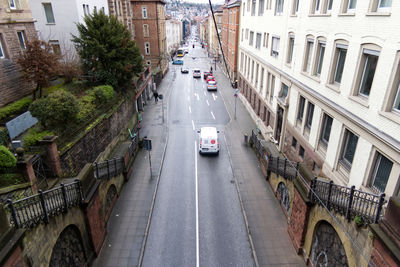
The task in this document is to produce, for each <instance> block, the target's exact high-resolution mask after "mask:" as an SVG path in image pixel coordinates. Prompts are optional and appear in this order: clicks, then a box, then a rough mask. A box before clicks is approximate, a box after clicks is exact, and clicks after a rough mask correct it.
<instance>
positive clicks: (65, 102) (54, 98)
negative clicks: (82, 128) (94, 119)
mask: <svg viewBox="0 0 400 267" xmlns="http://www.w3.org/2000/svg"><path fill="white" fill-rule="evenodd" d="M29 111H30V112H31V113H32V116H34V117H36V118H37V119H38V120H39V121H40V123H41V124H42V125H43V126H45V127H55V128H64V127H66V125H68V123H71V122H75V121H76V118H77V115H78V112H79V103H78V101H77V100H76V98H75V96H74V95H72V94H71V93H69V92H66V91H64V90H58V91H55V92H53V93H51V94H49V96H48V97H47V98H44V99H43V98H42V99H38V100H36V101H35V102H33V103H32V104H31V106H30V107H29Z"/></svg>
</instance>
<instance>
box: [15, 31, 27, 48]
mask: <svg viewBox="0 0 400 267" xmlns="http://www.w3.org/2000/svg"><path fill="white" fill-rule="evenodd" d="M17 35H18V41H19V45H20V46H21V49H22V51H24V50H25V48H26V46H25V33H24V31H18V32H17Z"/></svg>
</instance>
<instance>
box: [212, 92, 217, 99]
mask: <svg viewBox="0 0 400 267" xmlns="http://www.w3.org/2000/svg"><path fill="white" fill-rule="evenodd" d="M212 96H213V98H214V101H215V100H216V99H217V96H216V95H215V94H214V93H212Z"/></svg>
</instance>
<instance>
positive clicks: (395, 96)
mask: <svg viewBox="0 0 400 267" xmlns="http://www.w3.org/2000/svg"><path fill="white" fill-rule="evenodd" d="M392 76H393V78H391V81H390V83H389V88H388V90H387V93H386V97H385V104H384V106H383V111H385V112H394V113H395V115H400V51H397V55H396V59H395V64H394V67H393V75H392Z"/></svg>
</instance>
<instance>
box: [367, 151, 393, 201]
mask: <svg viewBox="0 0 400 267" xmlns="http://www.w3.org/2000/svg"><path fill="white" fill-rule="evenodd" d="M392 167H393V162H392V161H390V160H389V159H387V158H386V157H385V156H383V155H382V154H381V153H379V152H376V154H375V159H374V163H373V169H372V175H371V179H370V180H371V187H372V188H373V189H375V190H376V191H378V192H379V193H383V192H385V189H386V185H387V182H388V180H389V176H390V172H391V171H392Z"/></svg>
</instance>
